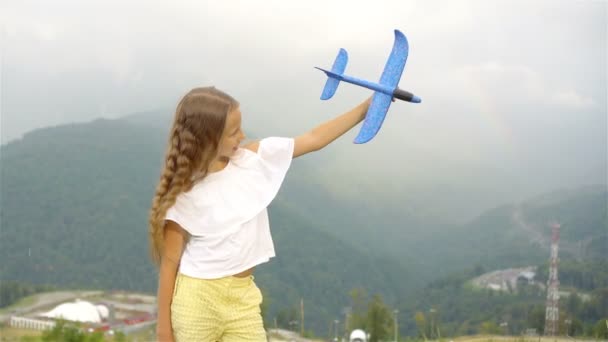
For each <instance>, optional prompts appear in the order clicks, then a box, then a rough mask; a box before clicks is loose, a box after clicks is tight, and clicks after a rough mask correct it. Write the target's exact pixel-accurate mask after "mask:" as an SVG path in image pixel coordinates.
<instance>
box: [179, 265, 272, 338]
mask: <svg viewBox="0 0 608 342" xmlns="http://www.w3.org/2000/svg"><path fill="white" fill-rule="evenodd" d="M253 279H254V278H253V276H249V277H244V278H238V277H232V276H230V277H225V278H220V279H198V278H192V277H189V276H186V275H183V274H181V273H178V274H177V277H176V279H175V289H174V290H173V302H172V303H171V324H172V326H173V336H174V338H175V341H176V342H199V341H200V342H216V341H221V342H236V341H267V338H266V331H265V330H264V322H263V321H262V315H261V312H260V304H261V303H262V292H261V291H260V289H259V288H258V287H257V286H256V284H255V283H254V281H253Z"/></svg>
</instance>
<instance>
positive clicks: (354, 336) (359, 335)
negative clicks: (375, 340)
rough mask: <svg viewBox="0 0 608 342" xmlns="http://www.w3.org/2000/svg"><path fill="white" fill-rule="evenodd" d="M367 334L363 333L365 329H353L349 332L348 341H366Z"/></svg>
mask: <svg viewBox="0 0 608 342" xmlns="http://www.w3.org/2000/svg"><path fill="white" fill-rule="evenodd" d="M367 338H368V336H367V335H366V334H365V331H363V330H361V329H355V330H353V331H352V332H351V333H350V338H349V341H350V342H367Z"/></svg>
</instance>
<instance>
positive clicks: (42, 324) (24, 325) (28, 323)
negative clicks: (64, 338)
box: [9, 316, 55, 330]
mask: <svg viewBox="0 0 608 342" xmlns="http://www.w3.org/2000/svg"><path fill="white" fill-rule="evenodd" d="M9 325H10V326H11V327H13V328H20V329H34V330H47V329H48V330H50V329H53V328H54V327H55V322H54V321H43V320H39V319H35V318H28V317H17V316H11V320H10V323H9Z"/></svg>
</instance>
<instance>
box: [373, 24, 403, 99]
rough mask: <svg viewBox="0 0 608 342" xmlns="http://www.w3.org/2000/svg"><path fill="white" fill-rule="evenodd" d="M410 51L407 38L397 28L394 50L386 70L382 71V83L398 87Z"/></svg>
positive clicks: (385, 67)
mask: <svg viewBox="0 0 608 342" xmlns="http://www.w3.org/2000/svg"><path fill="white" fill-rule="evenodd" d="M408 51H409V45H408V43H407V38H405V35H404V34H403V33H401V31H399V30H395V43H394V44H393V51H391V55H390V56H389V57H388V61H387V62H386V65H385V66H384V72H382V76H381V77H380V84H382V85H385V86H389V87H391V88H396V87H397V85H398V84H399V80H400V79H401V74H402V73H403V68H404V67H405V61H406V60H407V54H408Z"/></svg>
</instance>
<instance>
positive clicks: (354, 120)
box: [293, 97, 372, 158]
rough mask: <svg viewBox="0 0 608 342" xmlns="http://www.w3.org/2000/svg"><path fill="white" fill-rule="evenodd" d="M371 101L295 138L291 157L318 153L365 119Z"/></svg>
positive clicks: (369, 99)
mask: <svg viewBox="0 0 608 342" xmlns="http://www.w3.org/2000/svg"><path fill="white" fill-rule="evenodd" d="M371 99H372V98H371V97H370V98H368V99H367V100H365V101H363V102H362V103H361V104H359V105H358V106H356V107H355V108H353V109H351V110H349V111H348V112H346V113H344V114H342V115H340V116H338V117H336V118H334V119H332V120H329V121H326V122H324V123H322V124H320V125H319V126H317V127H315V128H313V129H312V130H310V131H308V132H306V133H304V134H302V135H300V136H297V137H295V139H294V141H295V145H294V150H293V157H294V158H296V157H299V156H301V155H304V154H306V153H310V152H313V151H318V150H320V149H322V148H324V147H325V146H327V145H329V143H331V142H332V141H334V140H336V139H337V138H339V137H340V136H342V135H343V134H344V133H346V132H348V131H349V130H350V129H351V128H353V127H355V126H356V125H357V124H358V123H359V122H361V121H363V119H364V118H365V113H367V109H368V107H369V104H370V102H371Z"/></svg>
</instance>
